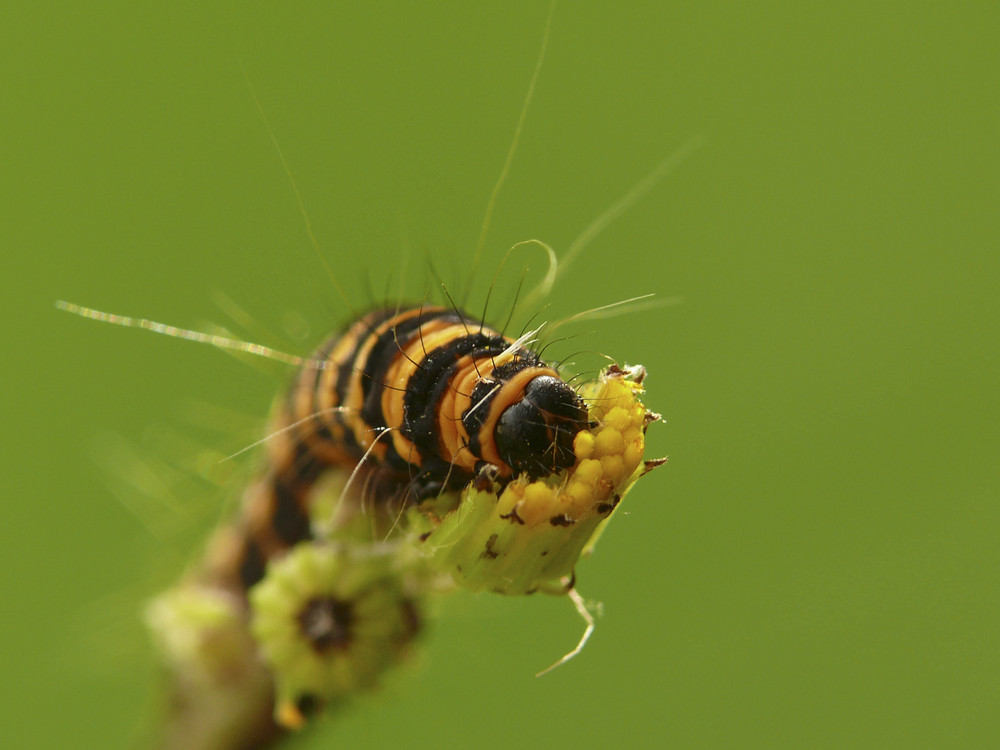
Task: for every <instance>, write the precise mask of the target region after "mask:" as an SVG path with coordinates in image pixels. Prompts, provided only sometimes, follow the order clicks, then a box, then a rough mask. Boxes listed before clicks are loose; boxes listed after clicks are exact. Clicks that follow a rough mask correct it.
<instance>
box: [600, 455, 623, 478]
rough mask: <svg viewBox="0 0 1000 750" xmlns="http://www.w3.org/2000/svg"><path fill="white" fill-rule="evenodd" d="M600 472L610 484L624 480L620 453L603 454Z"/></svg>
mask: <svg viewBox="0 0 1000 750" xmlns="http://www.w3.org/2000/svg"><path fill="white" fill-rule="evenodd" d="M601 473H602V474H604V479H606V480H607V481H609V482H611V484H620V483H621V482H623V481H624V480H625V462H624V461H623V460H622V457H621V456H620V455H613V456H604V457H603V458H602V459H601Z"/></svg>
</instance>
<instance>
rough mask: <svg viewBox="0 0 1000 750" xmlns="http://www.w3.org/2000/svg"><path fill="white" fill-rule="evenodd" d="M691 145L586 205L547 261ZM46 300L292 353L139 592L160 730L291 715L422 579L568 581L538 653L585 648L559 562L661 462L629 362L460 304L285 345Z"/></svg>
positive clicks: (542, 588)
mask: <svg viewBox="0 0 1000 750" xmlns="http://www.w3.org/2000/svg"><path fill="white" fill-rule="evenodd" d="M549 20H550V21H551V10H550V17H549ZM547 34H548V26H547V27H546V32H545V36H546V38H547ZM543 52H544V42H543ZM540 64H541V56H540V57H539V60H538V65H537V66H536V70H535V76H536V77H537V74H538V67H539V66H540ZM534 80H535V79H534V78H533V79H532V83H531V86H530V87H529V93H528V100H530V97H531V92H532V90H533V88H534ZM526 107H527V101H526V102H525V108H526ZM523 116H524V111H522V117H521V119H522V120H523ZM520 127H521V123H520V122H519V123H518V131H517V132H518V133H519V132H520ZM516 143H517V135H515V139H514V144H512V146H511V150H510V153H509V154H508V164H509V161H510V157H511V156H512V155H513V152H514V147H515V146H516ZM694 145H695V144H693V143H689V144H687V145H686V146H684V147H683V148H682V149H680V150H679V151H677V152H676V153H675V154H673V155H672V156H670V157H669V158H668V159H667V160H665V161H664V162H662V163H660V164H659V165H658V166H657V167H656V168H655V169H654V170H653V171H652V172H651V173H650V174H649V175H648V176H647V177H646V178H645V179H644V180H642V181H641V182H640V183H639V184H638V185H636V187H635V188H633V190H631V191H630V192H629V193H627V194H626V195H625V196H623V197H622V199H621V200H619V201H618V202H617V203H615V204H614V205H613V206H611V208H610V209H608V210H607V211H606V212H605V213H604V214H602V215H601V216H599V217H598V218H597V219H596V220H595V221H594V222H593V223H592V224H591V226H589V227H588V228H587V229H585V230H584V232H582V233H581V235H580V237H578V239H577V240H576V241H575V242H574V243H572V244H571V245H570V246H569V248H568V250H567V252H566V253H565V254H564V255H563V257H562V259H561V263H562V266H563V267H564V268H565V266H567V265H568V264H569V263H570V262H572V260H574V259H575V257H577V256H578V255H579V253H580V252H581V251H582V250H583V248H584V247H585V246H586V245H587V243H588V242H589V241H590V240H591V239H593V237H594V236H595V235H596V234H597V233H598V232H600V231H601V229H602V228H603V227H604V226H606V225H607V223H608V222H610V221H611V220H613V219H614V218H615V217H616V216H617V215H619V214H620V213H621V212H622V211H623V210H625V209H626V208H627V207H628V206H629V205H631V204H632V203H634V202H635V201H636V200H637V199H638V198H639V197H640V196H641V195H642V194H644V193H645V192H647V191H648V190H649V189H651V187H652V186H653V185H655V184H656V183H657V182H659V180H660V179H661V178H662V177H663V176H664V175H665V174H666V173H667V172H668V171H670V170H671V169H672V168H673V166H674V165H675V164H676V163H677V161H678V160H679V159H681V158H683V156H684V155H686V153H687V152H689V151H690V150H691V149H692V148H693V146H694ZM279 155H280V150H279ZM282 161H284V159H283V157H282ZM286 169H287V167H286ZM506 169H507V165H505V167H504V172H503V173H502V174H501V177H500V180H499V181H498V183H497V185H496V187H495V189H494V193H493V195H492V196H491V199H490V204H489V205H488V207H487V216H486V220H485V221H484V224H483V227H482V230H481V234H480V238H479V242H478V244H477V247H476V251H475V254H474V256H473V258H474V259H473V262H472V264H471V265H472V270H475V266H476V265H477V264H478V261H479V257H480V251H481V250H482V246H483V241H484V237H485V234H486V229H487V227H488V224H489V216H490V213H491V211H492V206H493V201H494V200H495V197H496V193H497V191H498V190H499V187H500V185H501V184H502V182H503V179H504V174H505V173H506ZM296 190H297V189H296ZM310 236H311V235H310ZM531 242H535V243H536V244H539V245H541V246H542V247H543V248H544V249H545V250H547V251H548V253H549V258H550V273H549V274H548V275H547V276H546V281H545V282H544V283H543V284H541V285H540V286H539V287H537V288H536V290H535V293H534V294H533V295H529V298H532V297H534V298H535V299H538V298H540V297H544V296H545V295H546V293H547V291H548V289H550V288H551V284H552V279H553V278H554V275H555V269H556V265H557V264H556V257H555V253H554V252H553V251H552V250H551V248H548V246H546V245H544V244H542V243H539V242H537V241H531ZM57 304H58V306H59V307H60V308H61V309H63V310H66V311H69V312H72V313H76V314H79V315H82V316H84V317H88V318H94V319H97V320H102V321H105V322H111V323H116V324H119V325H124V326H127V327H140V328H146V329H148V330H153V331H155V332H159V333H164V334H168V335H171V336H173V337H179V338H184V339H190V340H195V341H201V342H204V343H209V344H211V345H213V346H216V347H220V348H227V349H235V350H238V351H242V352H246V353H249V354H255V355H263V356H267V357H270V358H272V359H277V360H281V361H284V362H286V363H289V364H292V365H294V366H296V367H297V368H298V369H297V371H296V372H295V373H294V374H293V375H292V377H291V384H290V386H289V387H288V388H287V390H285V391H284V392H283V394H282V395H280V396H279V397H278V399H277V400H276V403H275V405H274V408H273V411H272V421H271V427H270V430H269V432H268V435H267V437H266V438H265V439H264V440H262V441H260V442H263V443H265V444H266V448H265V450H266V453H265V455H264V457H263V459H262V461H261V464H260V469H259V472H258V474H257V476H256V479H255V480H253V481H252V482H250V483H249V484H248V485H247V486H246V487H245V488H244V489H243V490H242V502H241V507H240V511H239V513H238V514H236V515H235V517H234V518H233V519H230V520H229V521H227V522H226V523H224V524H223V525H222V526H220V527H219V528H218V529H216V530H215V531H214V533H213V534H212V536H211V538H210V540H209V543H208V545H207V548H206V551H205V553H204V555H203V556H202V557H201V558H200V559H198V560H197V561H195V562H194V563H193V564H192V566H191V568H190V569H189V570H188V571H187V573H186V574H185V575H184V576H183V577H182V579H181V580H180V581H179V582H178V583H177V584H176V585H174V586H173V587H171V588H170V589H168V590H167V591H165V592H163V593H162V594H160V595H159V596H158V597H156V598H155V599H154V600H153V601H152V602H151V603H150V605H149V607H148V608H147V611H146V620H147V623H148V625H149V629H150V632H151V634H152V636H153V640H154V642H155V644H156V646H157V649H158V651H159V653H160V655H161V660H162V663H163V666H164V669H165V671H166V673H167V675H168V693H169V695H168V708H167V716H166V720H165V722H164V724H163V726H162V727H161V728H160V730H158V737H157V741H156V744H157V745H158V746H160V747H164V748H174V747H185V748H250V747H265V746H266V745H267V744H268V743H269V742H270V741H271V740H272V739H274V738H275V737H278V736H280V735H281V734H282V733H284V732H285V731H288V730H294V729H298V728H301V727H302V726H304V725H305V724H306V723H307V720H308V717H309V715H310V714H311V713H313V712H315V711H317V710H318V709H320V708H321V707H324V706H331V705H337V704H339V703H340V702H342V701H344V700H346V699H349V698H350V697H351V696H352V695H353V694H355V693H356V692H357V691H359V690H361V689H362V688H366V687H369V686H372V685H374V684H376V683H377V682H378V681H379V679H380V678H381V676H382V675H383V674H384V673H385V672H386V671H387V670H388V669H389V668H391V667H392V666H394V665H395V664H397V663H399V662H401V661H402V660H403V659H404V658H405V656H406V655H407V653H408V652H409V650H410V649H411V646H412V643H413V641H414V639H415V638H416V636H417V635H418V634H419V633H420V632H421V630H422V627H423V622H424V620H425V619H426V612H425V600H426V599H427V597H428V595H429V594H430V593H431V592H440V591H447V590H451V589H455V588H461V589H465V590H469V591H483V590H487V591H493V592H497V593H500V594H504V595H524V594H530V593H534V592H545V593H551V594H555V595H564V596H568V597H569V598H570V599H571V600H572V601H573V603H574V604H575V605H576V607H577V609H578V611H579V612H580V613H581V615H582V616H583V617H584V619H585V620H586V621H587V629H586V630H585V632H584V635H583V637H582V638H581V640H580V642H579V643H578V644H577V646H576V648H574V649H573V650H572V651H571V652H569V653H568V654H566V656H564V657H563V658H562V659H560V660H559V661H558V662H557V663H556V665H558V664H560V663H563V662H564V661H566V660H567V659H568V658H571V657H572V656H574V655H575V654H577V653H579V651H580V649H581V648H582V647H583V645H584V643H585V642H586V640H587V638H588V637H589V635H590V633H591V632H592V630H593V625H594V623H593V619H592V617H591V615H590V614H589V612H588V610H587V608H586V606H585V605H584V602H583V600H582V598H581V597H580V595H579V593H578V592H577V590H576V586H575V566H576V563H577V561H578V560H579V559H580V557H581V556H582V555H585V554H588V553H589V551H590V550H591V549H592V548H593V545H594V543H595V542H596V540H597V538H598V536H599V535H600V533H601V531H602V530H603V528H604V525H605V524H606V522H607V521H608V519H609V518H610V517H611V516H612V515H613V514H614V512H615V510H616V509H617V508H618V507H619V505H620V502H621V500H622V498H623V497H624V496H625V494H626V493H627V492H628V491H629V489H630V488H631V487H632V485H633V484H634V483H635V482H636V481H637V480H638V478H639V477H641V476H642V475H644V474H645V473H647V472H648V471H650V470H651V469H653V468H655V467H656V466H659V465H661V464H662V463H663V462H664V461H665V459H655V460H645V459H644V456H643V453H644V448H645V442H644V435H645V431H646V428H647V427H648V425H649V424H650V423H652V422H654V421H656V420H657V419H658V418H659V416H658V415H657V414H655V413H653V412H651V411H649V410H648V409H646V407H645V406H644V405H643V403H642V401H641V396H642V394H643V382H644V378H645V374H646V373H645V369H644V368H642V367H641V366H637V365H636V366H631V367H629V366H624V367H620V366H618V365H611V366H609V367H607V368H605V369H604V371H603V372H601V373H600V375H599V376H598V377H597V378H595V379H594V380H591V381H589V382H585V383H582V384H580V385H578V386H572V385H570V383H569V382H568V381H567V380H565V379H563V378H562V376H561V374H560V372H559V368H557V367H554V366H551V365H549V364H546V363H545V362H544V361H543V359H542V358H541V356H540V354H539V353H537V352H536V351H535V350H534V349H533V348H532V346H533V344H534V336H535V334H536V333H537V331H532V332H529V333H527V334H524V335H522V336H520V337H518V338H516V339H512V338H509V337H507V336H505V335H504V334H503V332H502V331H497V330H495V329H493V328H491V327H489V326H487V325H486V324H485V321H484V320H483V319H481V318H478V317H476V316H472V315H470V314H468V313H464V312H462V311H460V310H459V309H458V307H457V306H453V307H452V308H447V307H436V306H429V305H423V304H415V305H402V304H398V303H397V304H391V303H387V304H382V305H377V306H375V307H374V308H373V309H371V310H370V311H369V312H367V313H365V314H363V315H357V316H355V317H354V319H353V320H351V321H349V322H348V324H347V326H346V327H345V328H344V329H343V330H341V331H340V332H339V333H337V334H335V335H332V336H330V337H329V338H327V339H326V340H325V341H324V342H323V343H321V344H320V345H319V346H318V347H317V348H316V350H315V352H314V354H313V355H312V356H309V357H298V356H293V355H286V354H283V353H281V352H277V351H275V350H272V349H269V348H267V347H263V346H259V345H255V344H250V343H247V342H242V341H236V340H233V339H229V338H227V337H224V336H220V335H213V334H207V333H201V332H197V331H190V330H184V329H178V328H174V327H172V326H166V325H163V324H159V323H154V322H152V321H147V320H138V319H132V318H125V317H120V316H115V315H111V314H108V313H102V312H99V311H96V310H93V309H91V308H84V307H80V306H77V305H73V304H70V303H57ZM598 310H600V308H598ZM484 317H485V316H484ZM553 666H555V665H553Z"/></svg>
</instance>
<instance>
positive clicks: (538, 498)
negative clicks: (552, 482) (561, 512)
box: [517, 482, 558, 526]
mask: <svg viewBox="0 0 1000 750" xmlns="http://www.w3.org/2000/svg"><path fill="white" fill-rule="evenodd" d="M557 506H558V502H557V501H556V493H555V492H553V490H552V488H551V487H548V486H547V485H546V484H545V483H544V482H532V483H531V484H529V485H528V486H527V487H525V489H524V502H523V503H522V504H521V507H520V508H518V511H517V513H518V515H519V516H521V518H522V519H524V522H525V523H526V524H528V525H529V526H533V525H535V524H536V523H538V522H540V521H542V520H544V519H546V518H549V517H551V516H552V515H554V514H555V512H556V508H557Z"/></svg>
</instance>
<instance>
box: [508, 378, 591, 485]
mask: <svg viewBox="0 0 1000 750" xmlns="http://www.w3.org/2000/svg"><path fill="white" fill-rule="evenodd" d="M589 426H590V419H589V417H588V415H587V407H586V405H585V404H584V402H583V399H582V398H580V396H579V395H578V394H577V392H576V391H574V390H573V389H572V388H571V387H570V386H569V385H567V384H566V382H565V381H563V380H560V379H559V378H558V377H556V376H554V375H538V376H537V377H534V378H532V379H531V380H530V381H528V383H527V384H526V385H525V387H524V391H523V393H522V394H521V398H520V399H518V400H517V401H514V402H513V403H512V404H510V405H509V406H508V407H507V408H505V409H504V410H503V412H502V413H501V414H500V417H499V419H498V420H497V423H496V428H495V429H494V432H493V436H494V440H495V441H496V447H497V453H498V454H499V455H500V458H501V459H503V461H504V463H506V464H507V465H508V466H510V467H511V468H512V469H513V470H514V473H516V474H521V473H525V474H527V475H528V476H529V477H531V478H532V479H536V478H538V477H541V476H546V475H548V474H553V473H555V472H557V471H561V470H562V469H568V468H569V467H571V466H572V465H573V464H574V463H575V462H576V454H575V453H574V451H573V440H574V439H575V438H576V436H577V433H579V432H580V431H581V430H585V429H587V428H588V427H589Z"/></svg>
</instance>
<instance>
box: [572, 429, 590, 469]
mask: <svg viewBox="0 0 1000 750" xmlns="http://www.w3.org/2000/svg"><path fill="white" fill-rule="evenodd" d="M573 452H574V453H575V454H576V458H577V460H578V461H582V460H584V459H587V458H590V456H591V454H592V453H593V452H594V435H593V433H590V432H587V431H586V430H584V431H581V432H578V433H576V437H575V438H573Z"/></svg>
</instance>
